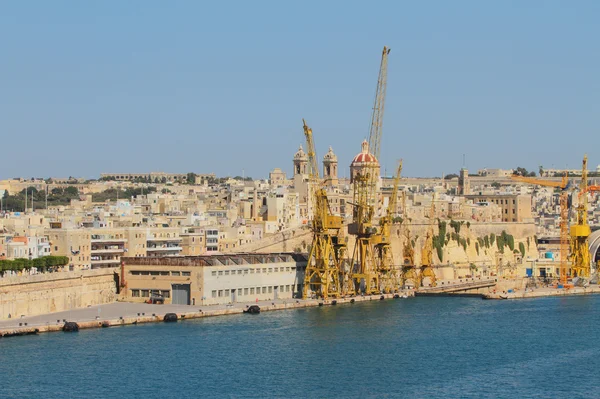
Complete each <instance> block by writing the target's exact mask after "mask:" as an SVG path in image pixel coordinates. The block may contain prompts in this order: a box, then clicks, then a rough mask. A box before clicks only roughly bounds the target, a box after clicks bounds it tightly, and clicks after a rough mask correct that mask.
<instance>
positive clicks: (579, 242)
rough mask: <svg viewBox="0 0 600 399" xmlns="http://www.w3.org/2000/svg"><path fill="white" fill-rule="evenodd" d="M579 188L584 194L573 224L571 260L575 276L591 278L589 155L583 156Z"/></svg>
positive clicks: (580, 199)
mask: <svg viewBox="0 0 600 399" xmlns="http://www.w3.org/2000/svg"><path fill="white" fill-rule="evenodd" d="M579 189H580V194H583V195H580V196H579V204H578V205H577V207H576V208H575V211H576V214H577V219H576V222H575V224H574V225H573V226H571V262H572V264H573V266H572V269H573V275H574V276H578V277H585V278H589V277H590V258H591V256H590V248H589V245H588V237H589V236H590V234H592V230H591V229H590V225H589V224H588V222H587V213H588V201H587V195H585V194H586V193H587V192H588V174H587V155H585V156H584V157H583V166H582V170H581V184H580V185H579Z"/></svg>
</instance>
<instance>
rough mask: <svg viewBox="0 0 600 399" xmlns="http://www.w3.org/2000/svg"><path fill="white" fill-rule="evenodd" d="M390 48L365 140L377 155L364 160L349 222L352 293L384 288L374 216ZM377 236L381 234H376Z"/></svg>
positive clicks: (383, 57)
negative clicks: (381, 278)
mask: <svg viewBox="0 0 600 399" xmlns="http://www.w3.org/2000/svg"><path fill="white" fill-rule="evenodd" d="M389 53H390V50H389V49H388V48H387V47H384V48H383V52H382V55H381V65H380V68H379V75H378V79H377V90H376V92H375V103H374V106H373V113H372V116H371V128H370V132H369V142H368V143H366V142H364V143H363V152H366V153H367V154H369V150H370V151H371V152H370V154H369V155H373V158H374V159H373V158H371V157H370V156H368V157H367V158H369V160H368V161H366V162H363V166H362V169H361V170H360V172H359V173H357V174H356V175H355V176H354V177H353V180H354V198H353V204H352V205H353V207H354V210H353V220H352V224H351V225H350V226H348V233H349V234H352V235H354V236H356V240H355V245H354V251H353V253H352V261H351V264H350V267H351V272H350V275H349V279H348V281H347V284H346V285H345V291H346V292H347V293H348V294H355V293H357V292H364V293H368V294H375V293H378V292H380V285H379V277H380V273H379V271H378V270H377V265H376V261H375V248H374V244H375V243H376V242H379V241H380V240H381V236H380V234H381V233H380V232H378V231H377V230H378V229H377V226H376V225H375V224H374V222H373V219H374V216H375V211H376V207H377V181H378V179H379V161H378V159H379V158H378V157H379V151H380V147H381V134H382V128H383V114H384V109H385V94H386V87H387V56H388V54H389ZM376 236H377V237H376Z"/></svg>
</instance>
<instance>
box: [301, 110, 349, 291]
mask: <svg viewBox="0 0 600 399" xmlns="http://www.w3.org/2000/svg"><path fill="white" fill-rule="evenodd" d="M302 122H303V124H304V135H305V137H306V146H307V149H308V169H309V181H308V193H309V198H310V200H311V201H312V207H313V219H312V223H311V228H312V231H313V240H312V244H311V248H310V253H309V257H308V263H307V265H306V271H305V274H304V286H303V291H302V296H303V298H309V297H311V296H316V297H318V298H323V299H327V298H328V297H337V296H339V295H340V279H339V277H340V261H341V260H340V258H339V254H340V253H342V252H341V248H340V247H343V246H344V244H341V243H338V238H339V231H340V229H341V227H342V218H341V217H340V216H334V215H332V214H331V212H330V208H329V201H328V199H327V191H326V190H325V188H324V187H323V184H322V182H321V180H320V178H319V168H318V164H317V155H316V151H315V144H314V141H313V134H312V129H311V128H309V127H308V125H307V124H306V121H304V119H303V120H302Z"/></svg>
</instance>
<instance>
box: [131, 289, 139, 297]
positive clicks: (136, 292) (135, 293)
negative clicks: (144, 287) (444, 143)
mask: <svg viewBox="0 0 600 399" xmlns="http://www.w3.org/2000/svg"><path fill="white" fill-rule="evenodd" d="M131 296H132V297H135V298H139V296H140V290H131Z"/></svg>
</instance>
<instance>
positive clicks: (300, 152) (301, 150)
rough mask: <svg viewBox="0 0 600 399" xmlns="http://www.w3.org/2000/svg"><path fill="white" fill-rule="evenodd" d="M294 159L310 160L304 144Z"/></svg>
mask: <svg viewBox="0 0 600 399" xmlns="http://www.w3.org/2000/svg"><path fill="white" fill-rule="evenodd" d="M294 161H308V155H306V153H305V152H304V149H303V148H302V145H300V148H298V152H297V153H296V154H295V155H294Z"/></svg>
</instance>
